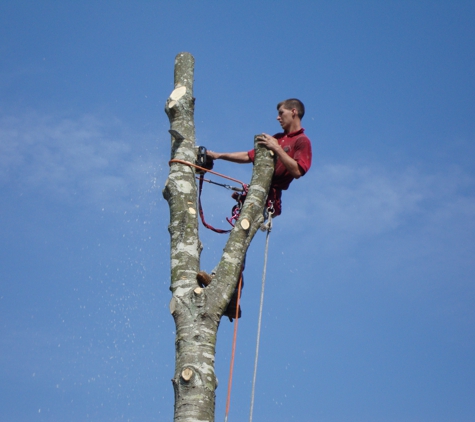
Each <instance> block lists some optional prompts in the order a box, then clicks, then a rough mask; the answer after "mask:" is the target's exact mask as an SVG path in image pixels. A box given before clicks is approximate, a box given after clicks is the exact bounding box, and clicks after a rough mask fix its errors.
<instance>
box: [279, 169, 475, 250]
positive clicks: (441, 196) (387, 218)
mask: <svg viewBox="0 0 475 422" xmlns="http://www.w3.org/2000/svg"><path fill="white" fill-rule="evenodd" d="M474 184H475V181H474V180H473V178H471V177H470V176H468V175H467V174H465V173H463V172H462V171H461V170H460V169H458V168H455V167H452V168H448V169H447V170H446V171H445V172H440V173H437V174H427V173H424V172H423V171H421V170H420V169H417V168H414V167H411V168H406V169H404V170H403V171H397V172H396V171H394V170H393V169H390V168H384V167H382V166H380V165H374V166H371V165H366V166H357V165H351V164H347V165H340V164H327V165H324V166H322V167H320V168H315V169H312V172H311V173H309V175H308V176H306V177H305V178H303V179H300V180H298V181H294V182H293V184H292V186H291V188H290V191H289V192H284V197H283V199H284V212H283V215H282V217H279V219H281V220H280V222H282V223H283V224H284V225H285V226H286V227H290V228H291V229H292V230H293V231H294V233H302V234H303V233H305V232H307V233H308V232H312V233H313V234H314V235H316V236H323V237H325V239H327V240H328V239H330V238H331V239H332V241H335V242H336V243H338V244H341V242H354V241H355V240H356V239H358V240H361V239H364V238H372V237H375V236H380V235H384V234H387V233H390V232H394V231H396V230H405V229H409V228H413V229H415V230H416V231H419V230H421V229H422V228H423V227H432V226H438V225H442V224H443V225H444V226H445V227H447V225H453V226H457V225H459V224H464V225H465V226H466V227H471V228H472V229H473V225H474V220H475V213H474V210H475V197H474V196H473V195H469V194H467V192H470V188H473V185H474ZM472 191H473V189H472ZM309 226H311V229H309ZM433 230H435V229H434V228H433Z"/></svg>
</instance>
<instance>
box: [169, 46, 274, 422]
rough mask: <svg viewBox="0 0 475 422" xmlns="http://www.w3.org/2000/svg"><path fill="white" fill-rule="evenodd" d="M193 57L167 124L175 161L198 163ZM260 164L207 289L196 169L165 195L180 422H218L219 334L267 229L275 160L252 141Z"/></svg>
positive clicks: (178, 76) (172, 176)
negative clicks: (201, 282) (202, 277)
mask: <svg viewBox="0 0 475 422" xmlns="http://www.w3.org/2000/svg"><path fill="white" fill-rule="evenodd" d="M193 70H194V59H193V56H191V54H189V53H180V54H178V55H177V56H176V59H175V89H174V90H173V91H172V93H171V94H170V97H169V98H168V100H167V102H166V106H165V112H166V113H167V115H168V117H169V120H170V133H171V134H172V140H171V158H172V159H179V160H184V161H187V162H190V163H194V162H195V160H196V148H195V126H194V98H193ZM254 143H255V148H256V159H255V164H254V169H253V175H252V180H251V184H250V187H249V192H248V194H247V198H246V201H245V203H244V206H243V209H242V211H241V216H240V218H239V220H238V221H237V222H236V225H235V227H234V228H233V230H232V231H231V233H230V235H229V238H228V241H227V243H226V246H225V248H224V253H223V255H222V258H221V260H220V262H219V265H218V266H217V271H216V276H215V277H214V278H213V280H212V282H211V283H210V284H209V286H207V287H206V288H201V287H199V286H198V284H197V281H196V274H197V272H198V271H199V269H200V254H201V250H202V246H201V242H200V240H199V234H198V212H197V188H196V182H195V170H194V168H193V167H191V166H187V165H184V164H180V163H171V165H170V172H169V176H168V179H167V181H166V183H165V188H164V190H163V196H164V198H165V199H166V200H167V201H168V204H169V208H170V225H169V232H170V243H171V244H170V258H171V285H170V290H171V291H172V299H171V301H170V312H171V314H172V315H173V318H174V320H175V326H176V339H175V346H176V355H175V373H174V377H173V379H172V383H173V386H174V391H175V412H174V421H175V422H204V421H214V409H215V389H216V387H217V379H216V375H215V371H214V361H215V350H216V349H215V348H216V336H217V330H218V326H219V322H220V319H221V316H222V315H223V312H224V311H225V309H226V308H227V306H228V303H229V301H230V299H231V296H232V294H233V292H234V289H235V288H236V285H237V283H238V281H239V280H238V279H239V275H240V271H241V268H242V264H243V261H244V257H245V254H246V251H247V248H248V247H249V244H250V242H251V240H252V238H253V237H254V235H255V233H256V231H257V230H258V229H259V227H260V225H261V224H262V222H263V220H264V217H263V211H264V206H265V199H266V198H267V194H268V191H269V187H270V182H271V178H272V174H273V172H274V159H273V157H272V155H271V153H270V151H268V150H267V149H265V148H263V147H260V146H258V145H257V143H256V139H254Z"/></svg>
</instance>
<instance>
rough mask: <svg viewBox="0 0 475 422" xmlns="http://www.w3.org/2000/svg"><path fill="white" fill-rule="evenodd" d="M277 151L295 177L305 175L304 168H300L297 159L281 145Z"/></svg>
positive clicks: (282, 161)
mask: <svg viewBox="0 0 475 422" xmlns="http://www.w3.org/2000/svg"><path fill="white" fill-rule="evenodd" d="M275 153H276V154H277V156H278V157H279V159H280V161H281V163H282V164H283V165H284V166H285V168H286V169H287V171H288V172H289V173H290V174H291V175H292V177H293V178H294V179H298V178H299V177H302V176H303V173H302V169H301V168H300V166H299V164H298V163H297V161H295V160H294V159H293V158H292V157H290V156H289V155H288V154H287V153H286V152H285V151H284V150H283V149H282V148H281V147H280V146H279V148H277V149H276V150H275Z"/></svg>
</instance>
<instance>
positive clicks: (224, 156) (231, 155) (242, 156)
mask: <svg viewBox="0 0 475 422" xmlns="http://www.w3.org/2000/svg"><path fill="white" fill-rule="evenodd" d="M207 154H208V155H209V156H210V157H211V158H212V159H213V160H226V161H232V162H233V163H239V164H245V163H250V162H251V160H250V158H249V155H248V153H247V151H242V152H214V151H208V152H207Z"/></svg>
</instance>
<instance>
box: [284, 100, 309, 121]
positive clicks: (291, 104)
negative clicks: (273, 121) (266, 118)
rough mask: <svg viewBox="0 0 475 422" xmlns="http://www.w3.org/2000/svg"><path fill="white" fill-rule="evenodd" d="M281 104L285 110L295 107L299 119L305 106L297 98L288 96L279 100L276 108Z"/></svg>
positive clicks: (303, 112)
mask: <svg viewBox="0 0 475 422" xmlns="http://www.w3.org/2000/svg"><path fill="white" fill-rule="evenodd" d="M281 106H284V108H286V109H287V110H292V109H293V108H295V109H296V110H297V114H298V116H299V117H300V119H301V118H302V117H303V116H304V114H305V106H304V105H303V102H302V101H300V100H297V98H289V99H288V100H284V101H281V102H280V103H279V104H277V110H278V109H279V108H280V107H281Z"/></svg>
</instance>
